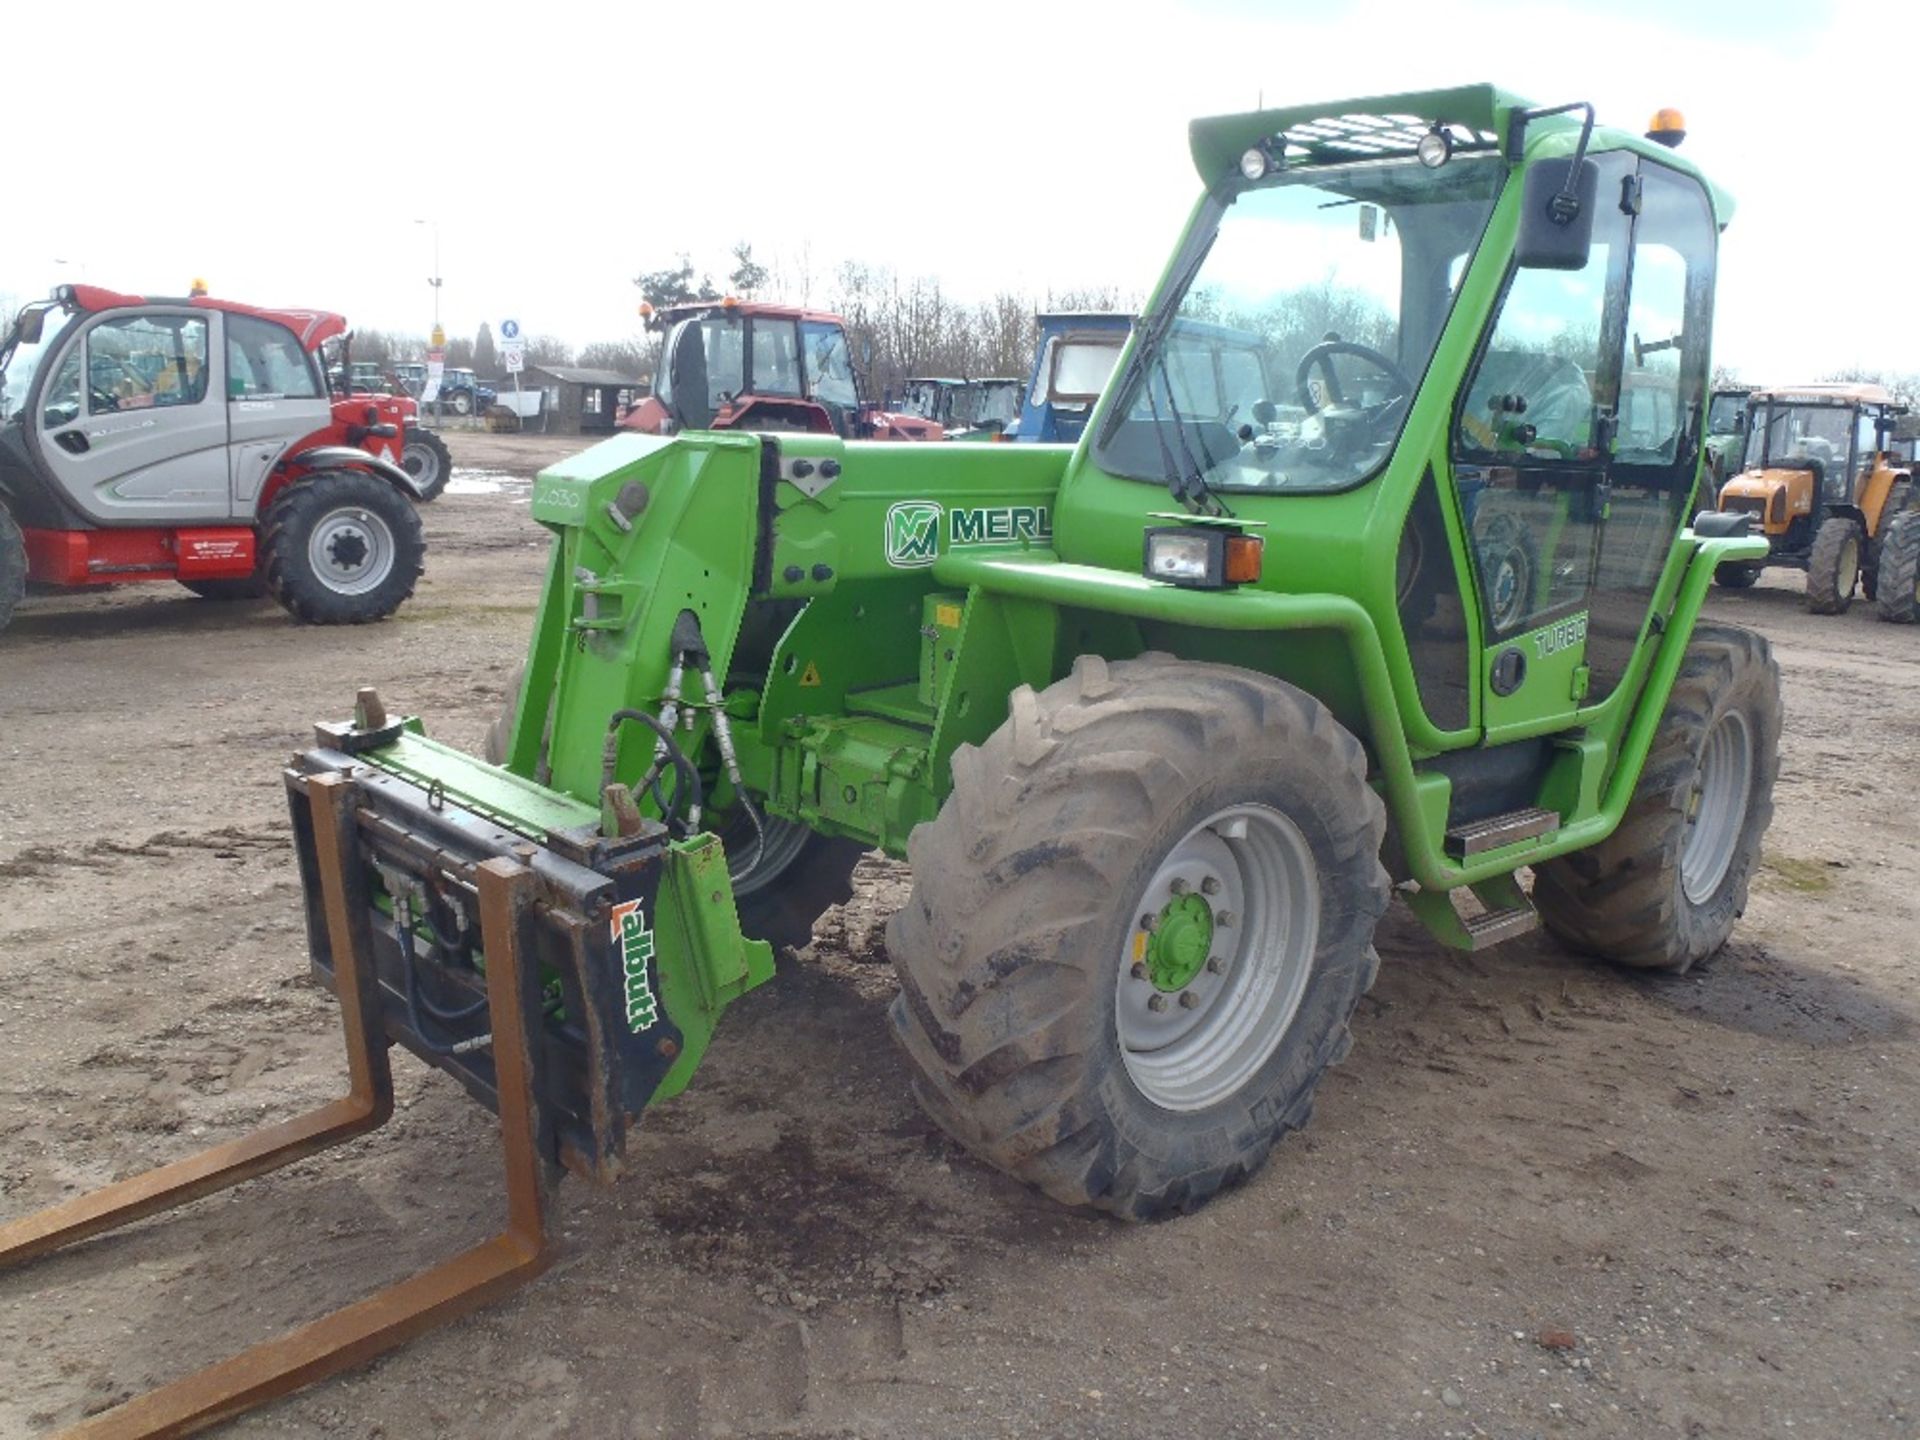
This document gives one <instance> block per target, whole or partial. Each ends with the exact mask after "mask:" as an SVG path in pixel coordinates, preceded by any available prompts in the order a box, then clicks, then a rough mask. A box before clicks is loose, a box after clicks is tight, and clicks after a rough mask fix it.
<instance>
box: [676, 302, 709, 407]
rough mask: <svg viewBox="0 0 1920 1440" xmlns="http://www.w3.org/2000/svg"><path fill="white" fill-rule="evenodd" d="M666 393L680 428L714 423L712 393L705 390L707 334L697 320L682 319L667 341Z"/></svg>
mask: <svg viewBox="0 0 1920 1440" xmlns="http://www.w3.org/2000/svg"><path fill="white" fill-rule="evenodd" d="M667 379H668V385H667V395H668V397H669V399H668V402H667V403H668V406H669V408H671V409H672V411H673V418H674V420H675V421H676V422H678V424H679V426H680V428H681V429H682V430H705V429H707V428H708V427H709V426H711V425H712V424H713V396H712V395H711V394H710V393H708V390H707V337H706V332H705V330H704V329H703V328H702V327H701V324H700V322H699V321H698V320H683V321H681V322H680V327H679V329H677V330H675V331H674V332H673V335H672V337H671V338H670V339H669V340H668V341H667Z"/></svg>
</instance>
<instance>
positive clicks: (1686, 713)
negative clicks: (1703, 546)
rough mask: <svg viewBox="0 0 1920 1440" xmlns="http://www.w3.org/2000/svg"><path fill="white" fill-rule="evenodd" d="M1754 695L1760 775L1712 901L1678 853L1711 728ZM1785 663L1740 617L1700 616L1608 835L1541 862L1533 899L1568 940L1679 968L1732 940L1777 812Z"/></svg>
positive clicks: (1752, 719) (1642, 965)
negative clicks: (1693, 885)
mask: <svg viewBox="0 0 1920 1440" xmlns="http://www.w3.org/2000/svg"><path fill="white" fill-rule="evenodd" d="M1743 694H1745V695H1749V696H1750V698H1751V707H1750V709H1749V711H1748V715H1747V718H1748V721H1749V725H1750V726H1751V727H1752V730H1753V746H1754V753H1753V777H1752V789H1751V790H1750V791H1749V799H1748V809H1747V818H1746V822H1745V825H1744V827H1743V829H1742V831H1741V839H1740V849H1739V850H1738V851H1737V852H1736V853H1735V855H1734V857H1733V861H1732V863H1731V865H1730V866H1729V867H1728V871H1727V875H1726V878H1725V879H1724V880H1723V881H1722V882H1721V885H1720V889H1719V891H1718V892H1717V893H1716V895H1715V896H1714V897H1713V898H1712V899H1711V900H1710V901H1709V902H1708V903H1707V904H1706V905H1695V904H1694V903H1693V902H1691V901H1690V900H1688V899H1687V897H1686V894H1685V892H1684V891H1683V890H1682V888H1681V885H1680V855H1681V849H1682V847H1683V845H1684V843H1685V841H1686V834H1687V823H1686V822H1687V815H1686V811H1687V806H1688V804H1689V802H1690V801H1691V798H1692V795H1693V789H1694V782H1695V780H1696V777H1697V776H1698V774H1699V768H1700V765H1699V756H1700V754H1701V751H1702V749H1703V748H1704V746H1705V744H1706V738H1707V733H1708V731H1709V730H1710V729H1711V727H1712V725H1713V724H1714V723H1715V721H1716V720H1717V719H1718V718H1719V715H1720V714H1721V713H1723V712H1724V708H1725V706H1726V705H1727V704H1728V703H1729V702H1730V701H1731V700H1738V699H1739V698H1740V697H1741V696H1742V695H1743ZM1780 728H1781V708H1780V666H1779V664H1778V663H1777V662H1776V661H1775V660H1774V658H1773V651H1772V648H1771V647H1770V646H1769V645H1768V643H1767V642H1766V640H1765V639H1764V638H1762V637H1761V636H1759V635H1757V634H1755V633H1754V632H1752V631H1750V630H1745V629H1742V628H1740V627H1739V626H1734V625H1718V624H1706V623H1702V624H1699V625H1696V626H1695V627H1694V632H1693V636H1692V638H1691V640H1690V641H1689V643H1688V646H1687V653H1686V657H1685V659H1684V660H1683V661H1682V663H1681V666H1680V673H1679V675H1678V676H1677V677H1676V678H1675V680H1674V684H1673V691H1672V693H1671V694H1670V695H1669V697H1668V699H1667V707H1666V711H1665V713H1664V714H1663V715H1662V716H1661V720H1660V729H1659V731H1658V732H1657V733H1656V734H1655V736H1654V741H1653V747H1652V749H1651V750H1649V752H1648V754H1647V761H1646V764H1645V766H1644V767H1643V768H1642V770H1641V772H1640V781H1639V784H1638V785H1637V786H1636V787H1635V789H1634V793H1633V798H1632V799H1631V800H1630V801H1629V802H1628V804H1627V812H1626V814H1625V815H1624V816H1623V817H1622V818H1621V821H1620V824H1619V827H1618V828H1617V829H1615V831H1614V832H1613V834H1611V835H1609V836H1608V837H1607V838H1606V839H1605V840H1602V841H1600V842H1599V843H1598V844H1597V845H1592V846H1589V847H1588V848H1587V849H1585V850H1577V851H1575V852H1573V853H1572V854H1570V855H1564V856H1561V857H1560V858H1558V859H1555V860H1549V861H1547V862H1545V863H1544V864H1541V865H1539V866H1537V867H1535V870H1534V883H1533V901H1534V906H1535V908H1536V909H1538V911H1539V912H1540V918H1541V920H1542V921H1543V922H1544V923H1545V924H1546V927H1547V929H1548V930H1549V931H1550V932H1551V933H1552V934H1553V935H1554V937H1555V938H1557V939H1558V940H1559V941H1560V942H1561V943H1562V944H1564V945H1566V946H1568V947H1569V948H1571V949H1574V950H1578V951H1581V952H1584V953H1586V954H1589V955H1596V956H1599V957H1601V958H1603V959H1606V960H1610V961H1612V962H1614V963H1615V964H1618V965H1623V966H1626V967H1628V968H1630V969H1637V970H1665V971H1670V972H1673V973H1676V974H1678V973H1684V972H1685V971H1687V970H1688V969H1690V968H1691V967H1692V966H1693V965H1694V964H1696V963H1697V962H1699V961H1700V960H1703V959H1705V958H1706V957H1707V956H1708V955H1711V954H1712V953H1713V952H1714V951H1715V950H1717V949H1719V948H1720V946H1721V945H1722V944H1724V943H1725V942H1726V939H1727V935H1728V934H1729V933H1730V932H1731V930H1732V928H1733V922H1734V920H1736V919H1737V918H1738V917H1739V915H1740V913H1741V911H1743V910H1744V909H1745V908H1746V903H1747V888H1748V884H1749V882H1750V881H1751V878H1752V873H1753V869H1754V867H1755V866H1756V865H1757V864H1758V863H1759V858H1760V837H1761V836H1762V835H1763V834H1764V833H1765V832H1766V828H1767V824H1768V822H1769V821H1770V820H1771V819H1772V817H1773V784H1774V780H1775V777H1776V776H1777V775H1778V773H1779V743H1780Z"/></svg>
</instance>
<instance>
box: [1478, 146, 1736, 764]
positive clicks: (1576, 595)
mask: <svg viewBox="0 0 1920 1440" xmlns="http://www.w3.org/2000/svg"><path fill="white" fill-rule="evenodd" d="M1594 159H1595V163H1596V164H1597V165H1598V167H1599V170H1600V177H1599V178H1600V183H1599V186H1598V191H1597V194H1598V197H1599V202H1598V203H1599V212H1598V213H1597V214H1596V216H1595V217H1594V231H1593V248H1592V251H1591V253H1590V255H1589V257H1588V261H1587V264H1586V266H1585V267H1584V268H1583V269H1581V270H1577V271H1563V270H1519V269H1516V270H1515V271H1514V272H1513V273H1512V275H1511V276H1510V277H1509V280H1508V284H1507V289H1506V292H1505V294H1504V296H1503V297H1502V300H1501V305H1500V309H1499V311H1498V312H1497V314H1496V316H1495V319H1494V322H1493V324H1492V326H1491V328H1490V329H1489V331H1488V334H1487V338H1486V340H1485V341H1484V343H1483V346H1482V350H1481V353H1480V355H1479V357H1478V359H1477V360H1476V362H1475V369H1474V373H1473V375H1472V377H1471V378H1470V380H1469V382H1468V384H1467V386H1466V387H1465V390H1464V393H1463V399H1462V401H1461V403H1460V407H1459V410H1458V412H1457V413H1456V416H1455V423H1454V430H1453V441H1452V457H1451V458H1452V464H1453V478H1454V484H1455V486H1456V488H1457V491H1458V495H1459V501H1460V509H1461V514H1462V517H1463V519H1464V521H1465V523H1466V527H1467V531H1468V539H1469V545H1468V549H1469V552H1470V554H1471V556H1472V559H1473V564H1474V570H1475V575H1476V580H1477V586H1478V589H1479V593H1480V603H1481V608H1482V619H1483V629H1484V632H1485V646H1486V648H1485V650H1484V653H1483V654H1482V656H1481V657H1480V660H1481V664H1480V685H1481V699H1482V712H1481V713H1482V715H1483V717H1484V719H1485V724H1486V729H1487V731H1488V732H1489V738H1495V737H1497V734H1498V732H1501V731H1506V732H1508V733H1509V734H1512V733H1516V732H1524V731H1540V730H1545V729H1552V728H1556V727H1557V726H1559V725H1562V724H1564V723H1565V722H1566V720H1567V719H1569V718H1570V717H1571V716H1572V715H1573V714H1574V713H1575V712H1576V711H1578V710H1580V709H1583V708H1586V707H1589V706H1592V705H1596V704H1599V703H1601V702H1602V701H1604V700H1605V699H1607V698H1608V697H1609V696H1610V695H1611V694H1612V693H1613V691H1614V689H1615V687H1616V686H1617V685H1618V684H1619V682H1620V680H1621V678H1622V677H1623V676H1624V674H1625V673H1626V669H1627V667H1628V665H1629V663H1630V662H1631V659H1632V657H1633V654H1634V651H1635V647H1636V645H1637V644H1638V642H1639V637H1640V634H1641V632H1642V629H1643V627H1644V625H1645V622H1646V617H1647V612H1648V610H1649V608H1650V605H1651V602H1652V598H1653V592H1654V589H1655V587H1656V585H1657V584H1658V581H1659V578H1660V574H1661V571H1662V569H1663V568H1664V566H1665V564H1666V560H1667V557H1668V554H1669V552H1670V550H1671V548H1672V544H1673V538H1674V534H1675V532H1676V531H1677V529H1678V528H1679V525H1680V523H1681V519H1682V516H1683V514H1684V513H1685V511H1686V509H1687V506H1688V503H1689V502H1690V500H1691V499H1692V492H1693V485H1694V480H1695V475H1696V471H1697V468H1698V463H1699V444H1700V433H1701V425H1702V423H1703V421H1704V389H1705V381H1706V375H1707V341H1708V336H1709V333H1710V330H1711V326H1712V315H1711V302H1712V294H1713V262H1714V245H1715V234H1716V232H1715V228H1714V225H1713V219H1712V210H1711V207H1710V205H1709V204H1708V201H1707V197H1706V194H1705V192H1704V190H1703V189H1702V188H1701V186H1700V184H1699V182H1698V181H1697V180H1694V179H1693V178H1692V177H1690V176H1686V175H1683V174H1681V173H1680V172H1678V171H1674V170H1670V169H1668V168H1667V167H1665V166H1662V165H1659V164H1656V163H1654V162H1652V161H1643V160H1640V159H1638V158H1637V157H1636V156H1634V155H1633V154H1631V153H1630V152H1625V151H1612V152H1607V153H1603V154H1601V155H1598V156H1596V157H1594ZM1623 394H1625V395H1628V396H1629V397H1630V403H1631V406H1632V411H1633V414H1634V415H1635V417H1636V419H1637V423H1636V424H1634V425H1632V426H1623V425H1622V424H1621V413H1622V397H1623Z"/></svg>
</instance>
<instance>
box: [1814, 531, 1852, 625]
mask: <svg viewBox="0 0 1920 1440" xmlns="http://www.w3.org/2000/svg"><path fill="white" fill-rule="evenodd" d="M1859 538H1860V527H1859V525H1858V524H1856V523H1855V521H1854V519H1853V517H1852V516H1851V515H1829V516H1828V517H1827V518H1826V519H1825V520H1822V521H1821V522H1820V528H1819V529H1818V530H1816V531H1815V532H1814V536H1813V548H1812V549H1810V550H1809V551H1807V609H1808V610H1810V611H1812V612H1813V613H1814V614H1815V615H1843V614H1845V613H1846V610H1847V607H1848V606H1849V605H1851V604H1852V603H1853V585H1854V584H1857V583H1858V579H1859V577H1858V576H1857V575H1856V576H1853V577H1850V583H1849V584H1848V587H1847V590H1846V593H1845V594H1842V593H1841V591H1840V581H1841V578H1842V577H1841V575H1840V553H1841V551H1843V550H1844V549H1846V545H1847V541H1848V540H1849V539H1852V540H1853V541H1855V549H1854V555H1855V556H1856V559H1857V560H1864V559H1865V558H1866V557H1865V555H1864V554H1862V553H1861V550H1860V549H1859V545H1858V542H1859Z"/></svg>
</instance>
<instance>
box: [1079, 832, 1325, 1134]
mask: <svg viewBox="0 0 1920 1440" xmlns="http://www.w3.org/2000/svg"><path fill="white" fill-rule="evenodd" d="M1209 886H1211V888H1209ZM1195 895H1201V896H1204V897H1205V900H1206V903H1207V905H1208V906H1209V908H1210V911H1211V913H1212V915H1213V917H1214V919H1215V922H1216V923H1215V924H1214V925H1213V927H1212V931H1211V944H1210V945H1209V946H1208V947H1207V949H1208V950H1209V952H1210V953H1209V955H1208V960H1207V963H1206V964H1205V965H1202V966H1201V967H1200V969H1199V971H1198V973H1197V974H1195V975H1194V976H1193V977H1192V978H1191V979H1190V980H1188V981H1187V982H1186V983H1185V984H1184V985H1182V986H1180V987H1179V988H1178V989H1177V990H1168V989H1163V988H1162V987H1161V986H1160V985H1159V984H1158V983H1156V981H1155V980H1154V979H1153V977H1152V975H1151V974H1150V973H1149V974H1143V973H1142V971H1143V969H1144V964H1143V961H1144V958H1145V957H1146V956H1147V954H1148V946H1149V945H1151V944H1152V936H1151V934H1150V933H1149V932H1148V931H1147V930H1146V929H1145V928H1143V922H1144V921H1145V920H1146V919H1147V917H1148V916H1150V915H1153V916H1158V915H1160V914H1162V913H1163V912H1164V910H1165V908H1166V907H1167V906H1168V905H1169V904H1170V903H1172V902H1174V901H1175V900H1176V899H1179V898H1181V897H1191V896H1195ZM1319 935H1320V886H1319V873H1318V869H1317V867H1316V866H1315V864H1314V861H1313V852H1312V850H1311V849H1310V848H1309V847H1308V845H1307V841H1306V837H1305V836H1304V835H1302V834H1301V833H1300V830H1299V828H1298V827H1297V826H1296V825H1294V823H1293V822H1292V821H1291V820H1289V819H1288V818H1287V817H1286V816H1284V815H1282V814H1281V813H1280V812H1279V811H1278V810H1274V809H1271V808H1269V807H1268V806H1265V805H1235V806H1231V807H1230V808H1228V809H1225V810H1222V811H1220V812H1219V813H1218V814H1216V815H1212V816H1209V817H1208V818H1207V819H1206V820H1203V821H1201V822H1200V824H1198V825H1196V826H1194V827H1193V829H1191V830H1189V831H1188V832H1187V834H1186V835H1185V837H1184V838H1182V839H1181V841H1180V842H1179V843H1178V844H1177V845H1175V846H1174V847H1173V849H1172V850H1171V851H1169V852H1168V854H1167V857H1166V859H1165V860H1163V861H1162V862H1161V863H1160V868H1159V869H1158V870H1156V871H1155V872H1154V874H1153V878H1152V879H1151V880H1149V881H1148V882H1147V886H1146V889H1145V890H1144V891H1143V892H1142V893H1141V894H1140V896H1139V897H1138V898H1137V899H1136V900H1135V902H1134V906H1133V912H1132V916H1131V923H1130V924H1129V926H1128V930H1127V937H1126V940H1125V941H1124V942H1123V945H1122V948H1121V953H1120V956H1119V965H1118V980H1117V981H1116V985H1117V989H1116V993H1115V1005H1114V1023H1115V1028H1116V1030H1117V1032H1118V1036H1119V1040H1120V1054H1121V1057H1122V1059H1123V1060H1124V1061H1125V1063H1126V1067H1127V1076H1128V1078H1129V1079H1131V1080H1132V1081H1133V1084H1134V1088H1136V1089H1137V1090H1139V1092H1140V1093H1141V1094H1142V1095H1143V1096H1145V1097H1146V1098H1147V1099H1148V1100H1150V1101H1152V1102H1153V1103H1154V1104H1155V1105H1158V1106H1160V1107H1161V1108H1162V1109H1164V1110H1201V1109H1204V1108H1206V1107H1207V1106H1209V1105H1213V1104H1216V1103H1218V1102H1219V1101H1221V1100H1223V1099H1225V1098H1226V1097H1227V1096H1229V1095H1232V1094H1233V1093H1234V1092H1235V1091H1237V1090H1239V1089H1240V1088H1241V1087H1242V1086H1243V1085H1245V1084H1246V1083H1247V1082H1248V1081H1249V1080H1250V1079H1252V1078H1253V1076H1254V1074H1255V1073H1256V1072H1258V1071H1259V1069H1260V1067H1261V1066H1263V1065H1265V1064H1266V1062H1267V1060H1268V1059H1269V1058H1270V1057H1271V1056H1272V1054H1273V1052H1274V1050H1275V1049H1276V1048H1277V1047H1278V1046H1279V1044H1280V1041H1281V1038H1282V1037H1283V1036H1285V1034H1286V1033H1287V1028H1288V1027H1289V1026H1290V1025H1292V1023H1293V1017H1294V1015H1295V1013H1296V1012H1297V1011H1298V1010H1299V1008H1300V999H1301V997H1302V996H1303V995H1304V994H1305V993H1306V988H1307V981H1308V979H1309V977H1310V976H1311V975H1312V973H1313V956H1314V951H1315V949H1316V947H1317V945H1318V942H1319ZM1156 1001H1157V1002H1158V1003H1156Z"/></svg>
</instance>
